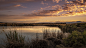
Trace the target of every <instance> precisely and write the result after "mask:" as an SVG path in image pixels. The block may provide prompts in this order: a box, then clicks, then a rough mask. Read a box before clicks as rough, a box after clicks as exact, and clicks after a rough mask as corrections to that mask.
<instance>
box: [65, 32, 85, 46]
mask: <svg viewBox="0 0 86 48" xmlns="http://www.w3.org/2000/svg"><path fill="white" fill-rule="evenodd" d="M64 44H65V46H69V47H81V46H83V45H84V44H83V35H82V33H81V32H78V31H73V32H72V34H71V35H70V36H69V37H68V38H66V39H64Z"/></svg>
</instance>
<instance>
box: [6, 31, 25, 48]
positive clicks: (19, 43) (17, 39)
mask: <svg viewBox="0 0 86 48" xmlns="http://www.w3.org/2000/svg"><path fill="white" fill-rule="evenodd" d="M5 35H6V38H7V42H6V48H22V47H24V45H25V44H24V40H25V37H23V36H22V35H19V34H18V33H17V32H16V31H14V32H11V31H10V32H9V33H5Z"/></svg>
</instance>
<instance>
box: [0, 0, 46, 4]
mask: <svg viewBox="0 0 86 48" xmlns="http://www.w3.org/2000/svg"><path fill="white" fill-rule="evenodd" d="M37 1H45V0H0V5H4V4H15V3H25V2H37Z"/></svg>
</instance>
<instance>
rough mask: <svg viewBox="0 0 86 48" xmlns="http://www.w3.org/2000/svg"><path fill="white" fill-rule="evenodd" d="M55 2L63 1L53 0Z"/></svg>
mask: <svg viewBox="0 0 86 48" xmlns="http://www.w3.org/2000/svg"><path fill="white" fill-rule="evenodd" d="M52 1H53V2H56V3H59V2H60V1H62V0H52Z"/></svg>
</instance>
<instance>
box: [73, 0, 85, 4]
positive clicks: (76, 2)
mask: <svg viewBox="0 0 86 48" xmlns="http://www.w3.org/2000/svg"><path fill="white" fill-rule="evenodd" d="M72 2H73V3H75V4H79V5H85V4H84V3H81V2H78V1H72Z"/></svg>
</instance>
